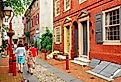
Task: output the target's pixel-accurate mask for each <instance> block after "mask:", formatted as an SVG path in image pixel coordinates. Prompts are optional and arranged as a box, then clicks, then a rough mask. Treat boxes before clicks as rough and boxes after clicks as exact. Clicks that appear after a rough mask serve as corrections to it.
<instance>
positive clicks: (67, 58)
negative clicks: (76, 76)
mask: <svg viewBox="0 0 121 82" xmlns="http://www.w3.org/2000/svg"><path fill="white" fill-rule="evenodd" d="M66 70H69V55H68V54H67V53H66Z"/></svg>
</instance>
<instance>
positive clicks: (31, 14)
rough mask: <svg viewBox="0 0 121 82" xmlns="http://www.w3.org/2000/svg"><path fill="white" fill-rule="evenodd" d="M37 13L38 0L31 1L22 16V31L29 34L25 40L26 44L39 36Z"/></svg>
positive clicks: (38, 10)
mask: <svg viewBox="0 0 121 82" xmlns="http://www.w3.org/2000/svg"><path fill="white" fill-rule="evenodd" d="M39 12H40V9H39V0H33V1H32V3H31V5H30V6H29V7H28V9H27V10H26V12H25V14H24V17H25V18H24V27H25V28H24V31H25V32H30V37H27V38H26V42H27V43H30V42H31V43H32V42H33V41H34V39H35V38H36V36H39V33H38V31H39V29H40V28H39V25H40V23H39Z"/></svg>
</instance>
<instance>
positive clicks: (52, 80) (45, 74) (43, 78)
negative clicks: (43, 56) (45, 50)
mask: <svg viewBox="0 0 121 82" xmlns="http://www.w3.org/2000/svg"><path fill="white" fill-rule="evenodd" d="M35 67H36V68H35V70H34V75H35V76H36V77H37V78H38V79H39V81H40V82H48V81H49V82H65V81H64V80H62V79H61V78H59V77H57V76H56V75H55V74H53V73H51V72H49V71H48V70H47V69H46V68H44V67H42V65H36V66H35Z"/></svg>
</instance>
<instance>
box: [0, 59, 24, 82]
mask: <svg viewBox="0 0 121 82" xmlns="http://www.w3.org/2000/svg"><path fill="white" fill-rule="evenodd" d="M8 62H9V60H8V58H2V59H1V60H0V82H21V81H22V80H23V76H22V74H19V73H17V75H16V76H13V75H12V74H10V73H8Z"/></svg>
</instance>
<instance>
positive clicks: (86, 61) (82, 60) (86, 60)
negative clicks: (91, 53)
mask: <svg viewBox="0 0 121 82" xmlns="http://www.w3.org/2000/svg"><path fill="white" fill-rule="evenodd" d="M74 60H77V61H81V62H85V63H90V60H88V59H87V58H83V57H78V58H74Z"/></svg>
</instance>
